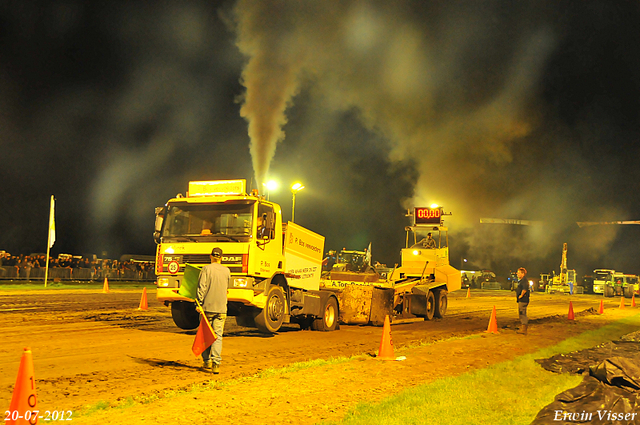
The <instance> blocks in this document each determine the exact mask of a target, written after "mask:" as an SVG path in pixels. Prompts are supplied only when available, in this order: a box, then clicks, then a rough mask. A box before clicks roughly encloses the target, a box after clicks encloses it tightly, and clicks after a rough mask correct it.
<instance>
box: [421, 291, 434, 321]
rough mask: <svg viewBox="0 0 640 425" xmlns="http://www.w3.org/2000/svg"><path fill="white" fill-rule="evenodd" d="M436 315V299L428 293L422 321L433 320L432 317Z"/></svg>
mask: <svg viewBox="0 0 640 425" xmlns="http://www.w3.org/2000/svg"><path fill="white" fill-rule="evenodd" d="M435 313H436V298H435V296H434V295H433V291H429V293H428V294H427V314H426V315H425V316H424V320H431V319H433V315H434V314H435Z"/></svg>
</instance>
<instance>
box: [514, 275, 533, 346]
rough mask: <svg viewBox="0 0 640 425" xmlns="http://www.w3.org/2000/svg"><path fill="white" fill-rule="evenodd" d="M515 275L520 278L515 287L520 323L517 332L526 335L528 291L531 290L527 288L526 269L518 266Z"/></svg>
mask: <svg viewBox="0 0 640 425" xmlns="http://www.w3.org/2000/svg"><path fill="white" fill-rule="evenodd" d="M517 275H518V279H520V280H519V281H518V287H517V288H516V297H517V299H516V301H517V303H518V316H519V317H520V323H521V324H522V326H521V327H520V331H519V332H518V333H521V334H523V335H526V334H527V327H528V325H529V318H528V317H527V306H528V305H529V293H530V292H531V291H530V289H529V282H527V279H525V276H526V275H527V269H525V268H524V267H520V268H519V269H518V273H517Z"/></svg>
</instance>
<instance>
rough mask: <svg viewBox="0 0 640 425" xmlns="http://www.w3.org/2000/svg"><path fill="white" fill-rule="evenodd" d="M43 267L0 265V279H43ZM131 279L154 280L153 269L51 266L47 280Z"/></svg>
mask: <svg viewBox="0 0 640 425" xmlns="http://www.w3.org/2000/svg"><path fill="white" fill-rule="evenodd" d="M44 272H45V268H44V267H39V268H32V269H31V270H26V269H20V270H18V268H17V267H15V266H9V267H7V266H4V267H0V280H44ZM105 277H106V278H108V279H109V280H133V281H154V280H156V274H155V273H154V272H153V271H146V272H139V271H136V270H119V269H98V270H94V269H82V268H80V269H69V268H62V267H51V268H50V269H49V275H48V276H47V280H99V281H102V280H104V278H105Z"/></svg>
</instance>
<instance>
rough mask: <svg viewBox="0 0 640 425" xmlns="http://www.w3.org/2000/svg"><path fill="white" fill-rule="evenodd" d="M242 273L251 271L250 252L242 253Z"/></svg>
mask: <svg viewBox="0 0 640 425" xmlns="http://www.w3.org/2000/svg"><path fill="white" fill-rule="evenodd" d="M242 273H244V274H246V273H249V254H242Z"/></svg>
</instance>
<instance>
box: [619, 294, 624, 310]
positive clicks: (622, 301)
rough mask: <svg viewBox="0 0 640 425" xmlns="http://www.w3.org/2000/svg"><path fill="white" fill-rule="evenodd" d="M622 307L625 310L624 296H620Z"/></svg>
mask: <svg viewBox="0 0 640 425" xmlns="http://www.w3.org/2000/svg"><path fill="white" fill-rule="evenodd" d="M620 308H621V309H623V310H624V297H620Z"/></svg>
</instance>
